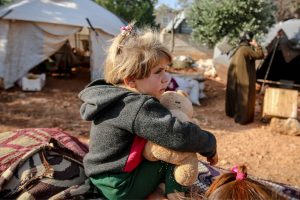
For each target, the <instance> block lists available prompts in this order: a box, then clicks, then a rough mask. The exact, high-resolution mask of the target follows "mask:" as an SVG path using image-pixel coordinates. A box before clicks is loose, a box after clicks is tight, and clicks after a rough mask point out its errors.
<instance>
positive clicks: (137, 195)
mask: <svg viewBox="0 0 300 200" xmlns="http://www.w3.org/2000/svg"><path fill="white" fill-rule="evenodd" d="M121 30H122V32H121V34H119V35H118V36H117V37H116V38H115V39H114V40H113V43H112V45H111V47H110V49H109V52H108V55H107V58H106V62H105V70H104V77H105V81H104V80H96V81H94V82H92V83H90V84H89V85H88V86H87V88H85V89H84V90H83V91H82V92H81V93H80V94H79V97H80V98H81V100H83V101H84V103H83V105H82V106H81V109H80V112H81V116H82V118H83V119H85V120H88V121H92V125H91V130H90V144H89V153H88V154H87V155H86V156H85V158H84V167H85V172H86V174H87V176H88V177H89V178H90V180H91V182H92V183H93V184H94V185H95V186H96V187H97V188H98V189H99V191H100V192H101V193H102V195H104V196H105V197H106V198H108V199H142V198H145V197H147V196H148V195H149V194H151V193H152V192H153V191H154V190H155V189H156V188H157V186H158V185H159V184H160V183H162V182H164V183H165V188H166V189H165V190H166V191H165V193H166V195H167V198H169V199H172V198H176V197H178V195H180V194H184V193H183V192H184V191H185V188H183V187H182V186H181V185H179V184H178V183H177V182H176V181H175V180H174V177H173V168H174V166H173V165H171V164H168V163H164V162H161V161H158V162H150V161H146V160H144V159H143V157H142V151H143V148H144V145H145V143H146V141H147V140H150V141H153V142H155V143H157V144H159V145H162V146H165V147H168V148H170V149H174V150H177V151H186V152H199V153H200V154H201V155H203V156H205V157H207V160H208V161H209V162H210V163H211V164H216V162H217V160H218V157H217V153H216V139H215V137H214V136H213V135H212V134H211V133H209V132H207V131H204V130H201V129H200V128H199V127H198V126H196V125H194V124H192V123H189V122H184V123H183V122H180V121H179V120H178V119H177V118H175V117H172V116H171V113H170V111H169V110H168V109H166V108H165V107H164V106H162V105H161V104H160V103H159V101H158V99H159V98H160V96H161V95H162V94H163V93H164V92H165V89H166V88H167V86H168V83H169V78H168V76H167V74H166V72H165V69H166V67H167V66H168V64H169V63H170V62H171V55H170V54H169V53H168V51H167V49H166V48H165V47H164V46H162V44H161V43H160V42H159V37H158V35H157V34H155V33H154V32H152V31H151V30H143V31H140V32H136V31H134V30H133V26H132V25H128V26H126V27H122V28H121ZM175 192H178V193H177V194H175Z"/></svg>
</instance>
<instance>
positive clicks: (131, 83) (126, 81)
mask: <svg viewBox="0 0 300 200" xmlns="http://www.w3.org/2000/svg"><path fill="white" fill-rule="evenodd" d="M124 84H125V85H126V86H127V87H130V88H135V87H136V84H135V79H134V78H131V77H127V78H125V79H124Z"/></svg>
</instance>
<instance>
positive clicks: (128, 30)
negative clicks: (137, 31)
mask: <svg viewBox="0 0 300 200" xmlns="http://www.w3.org/2000/svg"><path fill="white" fill-rule="evenodd" d="M120 30H121V34H122V35H126V34H127V33H131V31H132V26H130V25H128V26H121V28H120Z"/></svg>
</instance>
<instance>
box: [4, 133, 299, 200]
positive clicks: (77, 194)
mask: <svg viewBox="0 0 300 200" xmlns="http://www.w3.org/2000/svg"><path fill="white" fill-rule="evenodd" d="M87 152H88V147H87V146H86V145H85V144H83V143H81V142H80V141H79V140H77V139H76V138H75V137H73V136H71V135H70V134H68V133H66V132H64V131H62V130H60V129H51V128H32V129H21V130H17V131H10V132H4V133H0V197H1V199H101V197H100V196H99V194H98V192H97V189H96V188H95V187H93V185H92V184H91V183H90V181H89V179H88V178H87V177H86V176H85V174H84V169H83V165H82V159H83V156H84V155H85V154H86V153H87ZM226 171H227V170H225V169H222V168H218V167H211V166H209V165H208V164H206V163H202V162H199V175H198V180H197V182H196V183H195V185H194V188H196V189H197V192H198V193H199V195H200V196H201V195H203V193H204V192H205V191H206V190H207V189H208V187H209V186H210V185H211V183H212V182H213V181H214V179H215V178H216V177H217V176H218V175H220V174H221V173H223V172H226ZM248 177H249V178H252V179H255V180H257V181H259V182H261V183H262V184H264V185H266V186H268V187H270V188H271V189H272V190H274V191H276V192H277V193H278V194H280V195H282V196H284V197H286V198H287V199H292V200H294V199H300V189H299V188H296V187H292V186H290V185H286V184H282V183H276V182H272V181H269V180H264V179H260V178H257V177H253V176H248Z"/></svg>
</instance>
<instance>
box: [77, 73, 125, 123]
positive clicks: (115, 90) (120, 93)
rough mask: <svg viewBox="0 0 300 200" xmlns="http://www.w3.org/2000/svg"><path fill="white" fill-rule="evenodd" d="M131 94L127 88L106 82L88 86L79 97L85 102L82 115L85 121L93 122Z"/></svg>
mask: <svg viewBox="0 0 300 200" xmlns="http://www.w3.org/2000/svg"><path fill="white" fill-rule="evenodd" d="M128 93H131V92H130V91H129V90H127V89H125V88H120V87H116V86H113V85H111V84H107V83H106V82H105V81H104V80H102V79H101V80H96V81H93V82H92V83H90V84H89V85H87V86H86V88H85V89H84V90H82V91H81V92H80V93H79V94H78V96H79V98H80V99H81V100H82V101H83V104H82V105H81V108H80V115H81V117H82V118H83V119H84V120H87V121H92V120H93V119H94V118H95V116H96V115H97V114H98V113H99V112H101V111H103V110H104V109H105V108H106V107H108V106H110V105H112V104H114V102H116V101H118V100H119V99H120V98H123V97H124V95H128Z"/></svg>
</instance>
